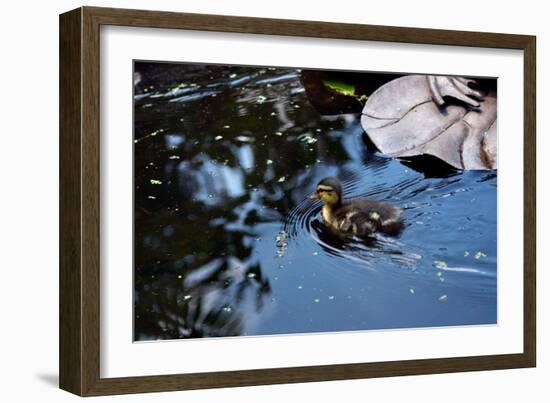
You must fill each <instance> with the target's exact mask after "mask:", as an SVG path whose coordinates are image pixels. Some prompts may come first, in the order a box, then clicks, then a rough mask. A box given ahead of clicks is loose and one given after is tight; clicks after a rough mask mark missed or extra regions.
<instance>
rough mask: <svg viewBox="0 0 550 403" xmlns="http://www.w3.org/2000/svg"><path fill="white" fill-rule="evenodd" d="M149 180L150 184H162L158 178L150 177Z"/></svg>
mask: <svg viewBox="0 0 550 403" xmlns="http://www.w3.org/2000/svg"><path fill="white" fill-rule="evenodd" d="M149 182H151V185H162V181H161V180H158V179H151V180H150V181H149Z"/></svg>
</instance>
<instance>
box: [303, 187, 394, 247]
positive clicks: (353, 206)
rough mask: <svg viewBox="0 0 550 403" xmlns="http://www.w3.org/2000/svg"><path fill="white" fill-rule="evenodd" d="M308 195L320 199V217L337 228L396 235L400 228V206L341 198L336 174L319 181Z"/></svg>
mask: <svg viewBox="0 0 550 403" xmlns="http://www.w3.org/2000/svg"><path fill="white" fill-rule="evenodd" d="M310 198H311V199H318V200H322V201H323V203H324V205H323V221H324V223H325V225H327V226H329V227H331V228H332V229H334V230H336V231H338V232H341V233H345V234H350V235H355V236H358V237H366V236H369V235H371V234H373V233H375V232H383V233H386V234H389V235H396V234H397V233H399V231H401V230H402V229H403V210H401V209H399V208H397V207H394V206H392V205H390V204H388V203H385V202H382V201H378V200H370V199H366V198H357V199H352V200H343V190H342V185H341V183H340V181H339V180H338V179H336V178H325V179H323V180H322V181H320V182H319V184H318V185H317V188H316V190H315V193H313V194H312V195H311V196H310Z"/></svg>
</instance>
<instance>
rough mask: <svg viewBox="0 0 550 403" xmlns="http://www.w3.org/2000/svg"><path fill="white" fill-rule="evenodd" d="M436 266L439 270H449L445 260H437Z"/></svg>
mask: <svg viewBox="0 0 550 403" xmlns="http://www.w3.org/2000/svg"><path fill="white" fill-rule="evenodd" d="M434 265H435V267H437V268H438V269H445V268H447V263H446V262H444V261H443V260H436V261H434Z"/></svg>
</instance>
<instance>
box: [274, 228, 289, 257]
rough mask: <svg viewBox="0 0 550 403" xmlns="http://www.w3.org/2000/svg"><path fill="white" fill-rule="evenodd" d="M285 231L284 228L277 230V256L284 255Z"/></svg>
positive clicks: (286, 245) (285, 246)
mask: <svg viewBox="0 0 550 403" xmlns="http://www.w3.org/2000/svg"><path fill="white" fill-rule="evenodd" d="M286 238H287V233H286V232H285V231H284V230H281V231H279V233H278V234H277V236H276V237H275V241H276V242H275V245H277V256H278V257H283V256H284V255H285V252H286V249H287V247H288V243H287V242H286Z"/></svg>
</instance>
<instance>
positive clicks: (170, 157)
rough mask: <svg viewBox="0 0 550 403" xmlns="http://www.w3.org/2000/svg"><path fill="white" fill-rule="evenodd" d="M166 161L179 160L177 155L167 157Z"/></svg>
mask: <svg viewBox="0 0 550 403" xmlns="http://www.w3.org/2000/svg"><path fill="white" fill-rule="evenodd" d="M168 159H171V160H179V159H180V156H179V155H171V156H169V157H168Z"/></svg>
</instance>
